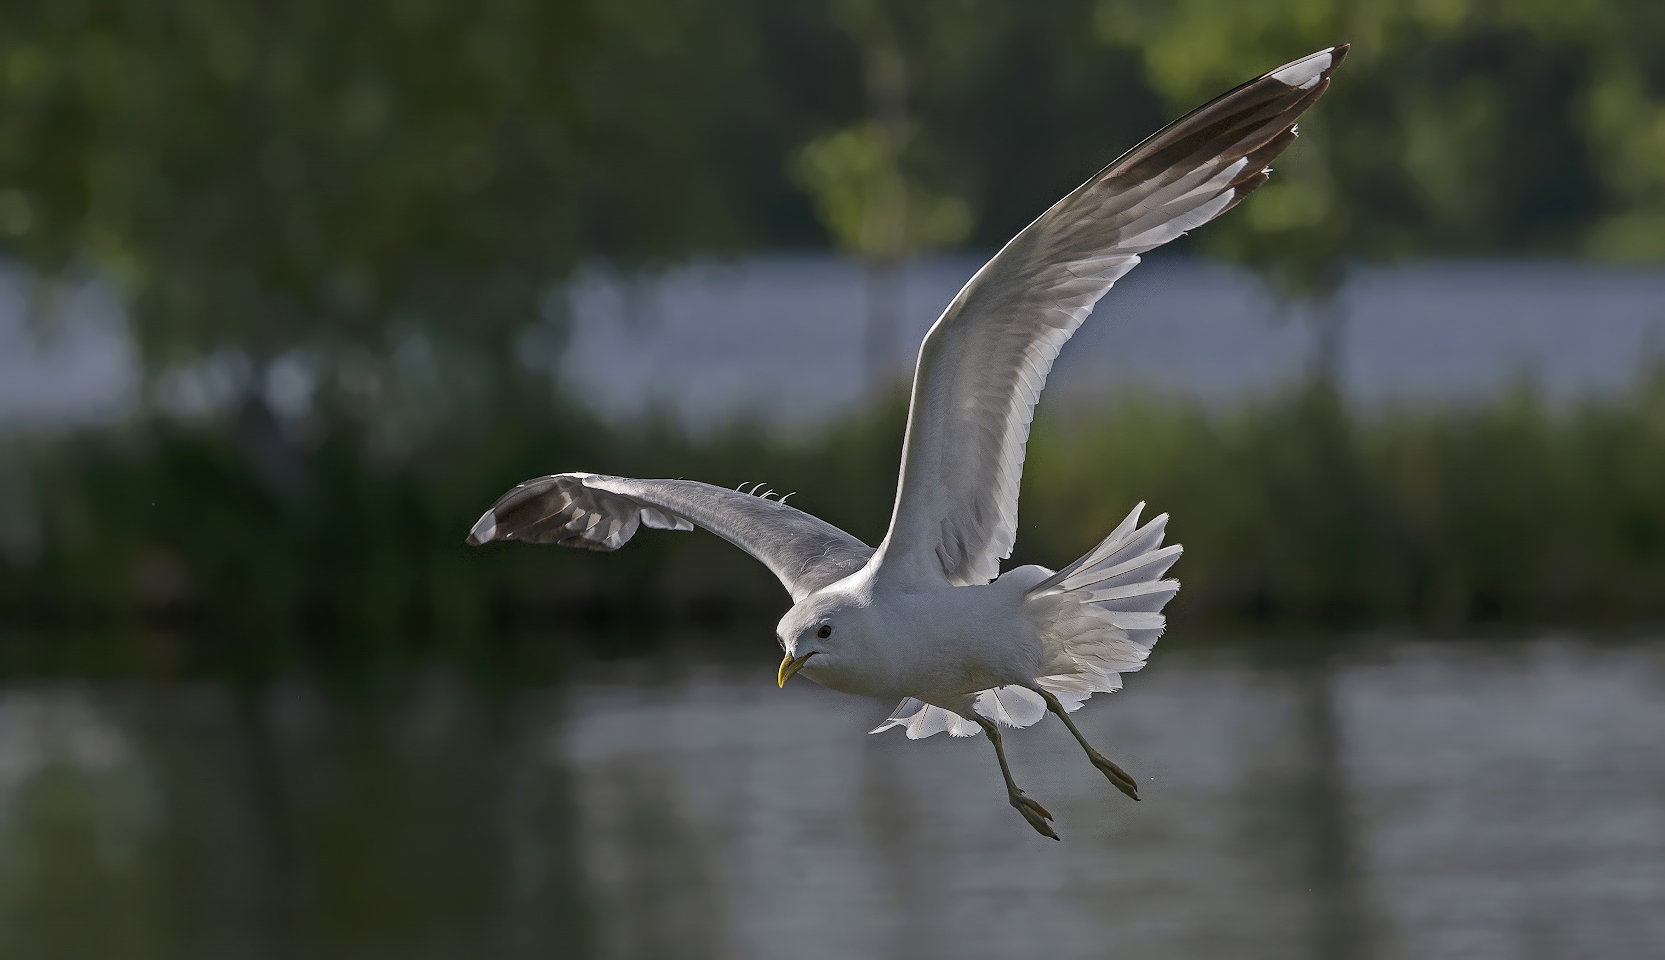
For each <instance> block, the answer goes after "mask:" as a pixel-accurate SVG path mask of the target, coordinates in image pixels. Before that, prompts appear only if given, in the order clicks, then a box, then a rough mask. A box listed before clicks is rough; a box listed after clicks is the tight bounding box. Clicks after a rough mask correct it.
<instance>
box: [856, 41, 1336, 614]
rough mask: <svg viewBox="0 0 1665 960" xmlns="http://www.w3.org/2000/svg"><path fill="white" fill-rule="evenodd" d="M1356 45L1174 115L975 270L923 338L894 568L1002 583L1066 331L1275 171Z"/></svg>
mask: <svg viewBox="0 0 1665 960" xmlns="http://www.w3.org/2000/svg"><path fill="white" fill-rule="evenodd" d="M1345 54H1346V47H1332V48H1330V49H1328V50H1323V51H1320V52H1318V53H1315V54H1313V55H1312V56H1310V57H1307V58H1305V59H1303V60H1298V61H1295V62H1294V63H1291V64H1288V65H1286V66H1283V67H1280V68H1278V69H1277V70H1275V71H1273V72H1271V73H1269V74H1267V75H1265V76H1263V77H1260V78H1259V79H1256V80H1252V81H1250V82H1249V83H1246V84H1244V85H1243V86H1241V87H1238V88H1237V89H1236V90H1233V91H1231V92H1230V93H1227V94H1225V95H1224V96H1222V97H1220V98H1218V99H1216V100H1214V101H1212V102H1211V103H1209V104H1207V105H1206V106H1203V107H1201V108H1199V109H1197V110H1195V111H1193V112H1192V113H1190V114H1189V115H1187V116H1186V117H1184V118H1183V119H1181V120H1178V121H1176V122H1174V123H1173V124H1170V125H1169V126H1168V127H1166V128H1164V129H1163V130H1162V131H1161V132H1159V133H1157V134H1156V135H1155V136H1153V137H1151V138H1150V139H1148V140H1146V141H1145V142H1144V143H1142V144H1140V145H1139V146H1137V147H1135V148H1134V149H1133V150H1131V151H1129V152H1128V153H1127V154H1126V155H1125V156H1123V157H1122V158H1121V159H1119V160H1117V161H1116V162H1115V163H1113V164H1111V165H1110V166H1108V167H1106V168H1105V169H1104V170H1103V171H1101V172H1100V173H1099V174H1098V175H1096V176H1095V177H1093V178H1092V179H1091V180H1089V181H1087V182H1086V183H1085V184H1083V185H1082V186H1081V187H1080V188H1078V189H1076V190H1075V191H1074V192H1073V193H1071V194H1070V195H1069V196H1067V197H1065V198H1064V199H1062V200H1060V201H1059V202H1058V203H1057V204H1056V205H1054V206H1053V207H1052V209H1050V210H1048V211H1047V212H1046V213H1044V214H1042V215H1041V217H1040V218H1039V219H1037V220H1036V221H1035V222H1034V223H1031V224H1030V225H1029V226H1028V227H1026V228H1025V229H1024V230H1023V231H1022V232H1021V233H1019V234H1018V235H1017V236H1016V237H1014V238H1013V239H1012V241H1011V242H1010V243H1008V244H1007V245H1006V247H1005V248H1004V249H1003V250H1001V251H1000V252H999V253H998V254H996V255H995V257H994V259H992V260H990V261H989V262H988V263H987V264H986V265H984V266H983V268H982V269H981V270H979V271H978V272H977V274H976V275H975V276H973V277H972V278H971V280H970V282H968V283H967V284H966V285H965V288H964V289H962V290H961V291H960V293H959V295H958V296H956V297H955V298H954V301H953V302H952V303H950V304H949V306H948V309H947V310H946V311H944V312H943V314H942V317H941V318H940V319H939V320H937V322H936V324H935V326H933V327H932V328H931V331H930V333H928V334H927V335H926V337H925V342H924V344H923V345H922V346H921V347H920V351H919V363H918V366H917V368H916V370H915V373H914V384H913V396H912V404H911V406H910V408H909V412H908V429H907V436H906V439H905V440H904V442H903V452H902V473H901V478H900V480H899V482H898V487H897V494H896V508H895V512H894V513H893V514H892V517H891V525H890V531H889V533H888V534H887V536H886V538H885V543H884V545H882V546H881V548H880V550H881V556H882V557H883V559H884V563H885V565H886V566H887V567H893V569H894V568H901V569H905V570H908V571H910V572H912V573H915V574H917V575H922V576H933V577H935V576H941V577H946V578H947V580H948V582H950V583H953V584H958V585H965V584H975V583H987V582H989V581H990V580H992V579H994V577H995V576H997V575H998V574H999V572H1000V561H1001V560H1003V559H1005V558H1006V557H1008V556H1010V555H1011V551H1012V544H1013V542H1014V539H1015V537H1016V533H1017V505H1018V485H1019V482H1020V481H1021V479H1022V476H1023V459H1024V448H1025V445H1026V444H1027V442H1028V439H1029V424H1030V420H1031V418H1032V416H1033V411H1034V406H1035V402H1036V400H1037V399H1038V398H1039V397H1040V393H1041V390H1042V388H1043V387H1045V385H1046V377H1047V373H1048V372H1049V371H1050V370H1051V369H1052V362H1053V360H1054V359H1055V358H1056V357H1057V356H1058V351H1059V349H1060V348H1062V347H1063V345H1064V343H1065V341H1067V340H1068V339H1069V338H1070V335H1071V334H1073V333H1074V332H1075V329H1076V328H1077V327H1079V326H1080V325H1081V323H1082V321H1084V320H1085V319H1086V318H1087V315H1088V314H1089V313H1091V312H1092V309H1093V306H1094V304H1096V303H1097V302H1098V300H1099V298H1100V297H1102V296H1104V294H1105V293H1106V292H1107V291H1108V290H1109V289H1110V287H1111V285H1112V284H1114V283H1115V282H1116V281H1117V280H1118V279H1120V278H1121V276H1122V275H1123V274H1125V273H1127V272H1128V271H1129V270H1131V269H1133V267H1134V266H1136V265H1137V264H1138V263H1139V255H1140V254H1142V253H1145V252H1146V251H1148V250H1151V249H1153V248H1155V247H1158V246H1161V245H1162V244H1164V243H1167V242H1168V241H1170V240H1173V239H1174V238H1176V237H1178V236H1180V235H1181V234H1183V233H1185V232H1186V231H1188V230H1191V229H1193V228H1195V227H1198V226H1201V225H1202V224H1204V223H1207V222H1208V221H1209V220H1212V219H1213V218H1215V217H1217V216H1219V215H1220V214H1221V213H1223V212H1224V211H1226V210H1227V209H1229V208H1230V207H1231V206H1232V205H1233V204H1235V203H1237V202H1238V201H1240V200H1241V199H1242V198H1243V197H1244V196H1246V195H1247V194H1248V192H1249V191H1251V190H1253V189H1254V188H1255V187H1257V186H1259V185H1260V184H1261V183H1263V182H1265V180H1266V174H1267V172H1268V171H1267V169H1266V164H1267V163H1269V162H1270V161H1271V159H1272V158H1273V157H1275V156H1276V155H1277V154H1278V153H1280V152H1281V151H1282V150H1283V149H1284V148H1285V147H1287V146H1288V145H1289V144H1290V143H1291V142H1292V141H1293V140H1294V137H1295V130H1294V121H1295V119H1296V118H1297V117H1298V116H1300V114H1301V113H1302V112H1303V111H1304V110H1305V109H1306V108H1307V107H1308V106H1310V105H1311V104H1312V102H1313V101H1314V100H1316V99H1317V98H1318V96H1319V95H1320V94H1322V93H1323V92H1324V90H1325V89H1326V88H1327V87H1328V85H1329V76H1330V73H1331V72H1332V71H1333V70H1334V69H1335V67H1336V66H1337V65H1338V64H1339V63H1340V62H1341V59H1342V57H1343V56H1345Z"/></svg>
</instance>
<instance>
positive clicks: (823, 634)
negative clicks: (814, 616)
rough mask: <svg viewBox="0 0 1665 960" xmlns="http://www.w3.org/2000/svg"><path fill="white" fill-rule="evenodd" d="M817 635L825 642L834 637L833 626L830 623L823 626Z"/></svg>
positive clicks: (816, 632)
mask: <svg viewBox="0 0 1665 960" xmlns="http://www.w3.org/2000/svg"><path fill="white" fill-rule="evenodd" d="M815 635H816V636H818V637H820V638H821V639H822V640H825V639H827V638H828V637H830V636H832V624H830V623H823V624H821V629H819V630H817V631H815Z"/></svg>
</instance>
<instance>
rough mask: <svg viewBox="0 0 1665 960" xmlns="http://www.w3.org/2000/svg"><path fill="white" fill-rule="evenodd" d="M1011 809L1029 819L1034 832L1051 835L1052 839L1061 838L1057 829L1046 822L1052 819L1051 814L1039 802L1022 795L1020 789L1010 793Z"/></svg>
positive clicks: (1044, 835) (1046, 835)
mask: <svg viewBox="0 0 1665 960" xmlns="http://www.w3.org/2000/svg"><path fill="white" fill-rule="evenodd" d="M1012 809H1014V810H1016V811H1017V812H1018V813H1021V814H1023V819H1025V820H1027V821H1029V825H1030V826H1031V827H1034V828H1035V832H1036V833H1039V834H1040V835H1041V836H1043V837H1051V838H1052V839H1054V840H1062V839H1063V838H1062V837H1060V836H1058V833H1057V831H1055V830H1053V829H1052V824H1050V823H1048V822H1047V821H1048V820H1051V819H1052V814H1051V813H1050V812H1049V811H1048V810H1047V809H1046V808H1045V807H1043V806H1041V805H1040V803H1039V802H1037V801H1035V800H1031V799H1029V798H1028V797H1026V796H1024V795H1023V791H1022V790H1018V791H1016V792H1015V793H1013V794H1012Z"/></svg>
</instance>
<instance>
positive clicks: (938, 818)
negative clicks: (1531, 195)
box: [0, 640, 1665, 958]
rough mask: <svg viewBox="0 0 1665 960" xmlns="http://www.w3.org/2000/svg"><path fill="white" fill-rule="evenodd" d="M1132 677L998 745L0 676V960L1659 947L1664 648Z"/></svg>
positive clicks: (595, 678)
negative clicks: (1056, 834)
mask: <svg viewBox="0 0 1665 960" xmlns="http://www.w3.org/2000/svg"><path fill="white" fill-rule="evenodd" d="M1252 652H1253V651H1249V650H1239V651H1237V652H1236V653H1222V654H1216V655H1207V656H1204V655H1184V654H1183V653H1182V652H1174V651H1170V652H1169V653H1168V654H1167V655H1161V654H1159V655H1158V656H1157V657H1156V659H1155V662H1154V663H1153V665H1152V667H1151V669H1150V670H1148V671H1147V672H1145V673H1143V674H1140V675H1137V676H1135V677H1133V678H1131V682H1130V683H1129V689H1128V691H1127V692H1125V693H1121V694H1117V695H1115V696H1113V697H1110V698H1106V699H1104V700H1102V701H1100V702H1095V703H1094V704H1092V705H1091V706H1090V707H1089V708H1088V709H1087V710H1086V711H1085V712H1084V713H1082V714H1080V715H1079V716H1080V717H1081V718H1082V720H1081V723H1082V726H1083V728H1084V730H1085V731H1086V732H1087V734H1088V736H1090V737H1092V738H1093V739H1094V740H1095V741H1096V742H1097V743H1098V744H1099V745H1100V746H1101V748H1103V749H1104V750H1105V752H1106V753H1107V754H1109V755H1110V756H1112V757H1113V758H1115V759H1117V760H1118V761H1119V762H1121V763H1122V765H1123V766H1125V767H1127V768H1128V769H1129V770H1130V771H1132V772H1133V773H1134V774H1135V775H1136V776H1138V777H1139V778H1140V779H1141V781H1143V782H1144V789H1143V792H1144V796H1145V798H1146V799H1145V801H1144V802H1143V803H1139V804H1134V803H1132V802H1130V801H1128V800H1126V799H1125V798H1123V797H1122V796H1121V795H1120V794H1117V793H1116V792H1114V791H1113V790H1112V789H1111V788H1110V787H1109V785H1108V784H1106V783H1105V782H1104V780H1103V778H1102V777H1101V776H1100V775H1099V774H1098V773H1097V772H1096V771H1094V770H1093V769H1092V768H1091V767H1090V766H1088V765H1087V764H1086V762H1085V761H1084V760H1083V759H1082V758H1081V756H1080V753H1079V752H1078V751H1077V749H1076V748H1075V746H1074V744H1073V742H1072V741H1070V740H1069V738H1068V736H1067V734H1065V733H1064V731H1063V730H1062V729H1061V728H1060V727H1059V726H1058V725H1057V724H1055V723H1047V724H1043V725H1041V726H1040V727H1037V728H1034V729H1031V730H1027V731H1018V732H1015V733H1012V734H1010V735H1009V736H1008V738H1007V743H1008V747H1009V750H1010V752H1011V754H1012V759H1013V764H1014V773H1015V774H1016V776H1017V777H1018V780H1019V783H1020V784H1022V785H1023V786H1024V787H1025V788H1026V789H1027V790H1028V791H1029V793H1030V794H1031V795H1032V796H1035V797H1037V798H1038V799H1040V800H1041V801H1042V802H1043V803H1045V804H1046V805H1047V806H1049V807H1050V808H1051V810H1052V811H1053V813H1054V814H1055V815H1056V817H1057V822H1058V826H1059V830H1060V832H1061V833H1062V834H1063V836H1064V842H1063V843H1061V844H1057V843H1052V842H1050V841H1047V840H1044V839H1042V838H1040V837H1038V836H1036V835H1035V834H1033V833H1032V832H1031V831H1030V830H1029V828H1028V827H1027V826H1026V825H1024V823H1023V822H1022V820H1021V819H1019V818H1018V816H1017V815H1016V814H1015V813H1014V812H1013V811H1012V810H1010V809H1009V808H1008V807H1007V806H1006V805H1005V802H1004V801H1005V797H1004V792H1003V790H1002V788H1001V786H1000V780H999V775H998V771H997V770H996V768H995V765H994V762H993V757H992V752H991V751H990V750H989V747H988V744H987V742H986V741H985V740H984V739H983V738H980V737H979V738H976V739H973V740H966V741H955V740H950V739H949V738H947V737H946V736H941V737H936V738H933V739H931V740H927V741H923V742H917V743H910V742H908V741H906V740H905V739H903V738H902V737H901V736H900V735H898V734H897V733H895V732H894V731H893V732H892V733H890V734H888V735H884V736H876V737H869V736H866V735H865V731H866V730H867V729H868V728H870V727H871V726H873V725H874V723H875V722H876V721H877V720H878V719H880V718H882V717H883V716H884V714H885V713H886V712H887V711H888V709H889V707H890V705H889V704H876V703H870V702H866V701H860V700H854V699H850V698H845V697H841V696H838V695H836V694H830V693H827V692H825V691H822V690H820V689H819V688H817V687H814V686H813V685H811V684H808V683H794V684H791V685H790V686H789V688H788V689H787V690H786V691H778V690H776V689H774V684H773V676H772V674H773V670H774V665H773V664H772V663H769V662H767V659H768V658H767V657H760V659H759V661H758V662H757V663H756V664H755V665H749V666H736V665H732V664H731V665H721V666H719V665H703V666H702V665H686V664H685V665H680V666H674V667H654V666H652V665H648V664H643V663H627V664H623V665H613V666H609V667H606V668H602V667H593V668H587V669H585V670H584V671H582V672H581V673H580V675H579V676H577V677H576V678H575V679H574V680H573V682H571V683H570V684H568V685H567V686H565V687H563V688H561V689H545V690H523V691H516V692H511V693H485V692H482V691H479V690H477V689H474V688H472V687H470V686H468V685H467V684H466V683H464V682H463V681H461V680H459V679H458V678H457V677H455V676H454V675H452V674H450V673H447V672H444V671H434V672H431V673H427V674H424V675H420V676H416V677H412V678H409V679H408V680H406V681H403V682H401V683H398V684H395V685H391V686H390V687H389V688H388V689H387V690H386V691H384V692H383V693H381V694H379V695H377V696H374V697H370V698H368V700H362V699H361V700H359V701H356V702H354V703H350V704H349V703H342V702H337V701H334V700H332V699H331V698H329V697H327V696H326V695H325V694H323V693H322V692H321V691H320V690H319V689H318V688H317V687H315V686H313V685H310V684H308V683H305V682H300V681H295V682H290V683H284V684H278V685H274V686H271V687H269V688H266V689H262V690H259V691H256V692H253V693H247V694H239V693H236V692H234V691H232V690H230V689H228V688H225V687H222V686H216V685H207V684H204V685H179V686H160V687H159V686H133V685H97V684H84V683H40V682H16V683H11V684H9V685H6V686H4V687H0V956H5V957H8V958H10V957H30V958H32V957H66V958H67V957H101V958H127V957H215V958H220V957H228V958H234V957H251V958H265V957H308V958H313V957H320V958H328V957H353V958H359V957H366V958H368V957H399V958H408V957H477V956H507V957H520V956H526V957H534V956H535V957H592V956H593V957H621V958H638V957H641V958H646V957H723V958H729V957H734V958H753V957H755V958H798V957H802V958H818V957H826V958H853V957H898V958H900V957H909V958H930V957H944V958H947V957H956V958H958V957H984V956H989V957H994V956H1046V957H1049V958H1073V957H1083V958H1085V957H1102V956H1107V955H1117V956H1128V957H1141V958H1164V957H1210V958H1212V957H1223V956H1230V957H1234V958H1236V957H1267V958H1274V957H1275V958H1291V957H1345V956H1358V957H1379V958H1388V957H1406V958H1412V957H1414V958H1442V957H1452V958H1456V957H1462V958H1492V957H1496V958H1505V957H1598V956H1599V957H1665V641H1656V642H1634V643H1627V644H1623V645H1595V644H1585V643H1579V642H1575V641H1572V640H1543V641H1537V642H1531V643H1520V644H1508V645H1493V644H1445V645H1436V644H1426V643H1405V644H1397V645H1389V646H1384V647H1382V648H1380V649H1379V650H1377V651H1376V652H1373V653H1369V654H1354V655H1349V656H1348V657H1346V658H1343V659H1340V660H1337V661H1335V662H1333V663H1330V664H1326V665H1320V666H1310V665H1309V666H1301V667H1288V666H1276V665H1262V664H1257V663H1255V662H1254V661H1253V660H1252V659H1251V657H1250V656H1249V655H1250V654H1251V653H1252Z"/></svg>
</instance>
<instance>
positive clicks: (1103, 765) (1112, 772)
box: [1031, 688, 1139, 800]
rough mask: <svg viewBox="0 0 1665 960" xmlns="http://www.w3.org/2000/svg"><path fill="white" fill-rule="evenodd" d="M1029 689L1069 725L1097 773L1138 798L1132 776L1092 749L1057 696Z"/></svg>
mask: <svg viewBox="0 0 1665 960" xmlns="http://www.w3.org/2000/svg"><path fill="white" fill-rule="evenodd" d="M1031 689H1034V690H1035V692H1036V693H1038V694H1040V695H1041V697H1042V698H1044V699H1045V700H1046V708H1047V709H1048V710H1051V711H1052V712H1053V713H1056V714H1057V715H1058V719H1060V720H1062V721H1064V726H1066V727H1069V729H1070V733H1071V734H1072V735H1074V737H1075V742H1076V743H1079V744H1081V749H1083V750H1085V751H1087V759H1088V760H1090V761H1092V764H1093V766H1095V767H1097V768H1098V772H1099V773H1102V774H1104V775H1105V777H1107V778H1109V780H1110V785H1111V786H1113V787H1115V788H1116V789H1117V790H1120V791H1121V792H1123V793H1125V794H1127V795H1128V796H1130V797H1132V798H1133V799H1135V800H1137V799H1139V785H1138V784H1137V783H1135V782H1134V781H1133V778H1132V777H1130V776H1128V775H1127V771H1126V770H1123V769H1122V768H1121V767H1118V766H1116V765H1115V764H1114V763H1112V762H1110V758H1108V757H1106V756H1105V755H1104V754H1102V753H1099V752H1098V751H1097V750H1094V749H1093V745H1092V744H1090V743H1088V742H1087V738H1086V737H1083V736H1082V735H1081V731H1080V730H1078V729H1076V726H1075V721H1074V720H1071V719H1070V714H1069V711H1068V710H1065V709H1064V705H1063V704H1062V703H1059V702H1058V698H1057V697H1055V696H1053V695H1052V694H1051V693H1049V692H1047V691H1045V690H1041V689H1039V688H1031Z"/></svg>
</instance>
